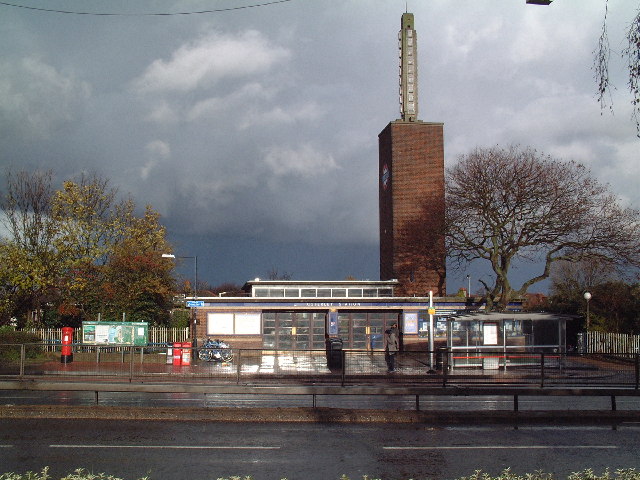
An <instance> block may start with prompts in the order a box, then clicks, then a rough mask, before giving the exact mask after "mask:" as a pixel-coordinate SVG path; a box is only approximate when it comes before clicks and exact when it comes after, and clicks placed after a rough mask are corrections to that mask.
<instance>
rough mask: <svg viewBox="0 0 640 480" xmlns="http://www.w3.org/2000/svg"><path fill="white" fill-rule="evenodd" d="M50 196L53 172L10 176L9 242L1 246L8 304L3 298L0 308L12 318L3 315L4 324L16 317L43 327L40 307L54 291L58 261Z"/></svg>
mask: <svg viewBox="0 0 640 480" xmlns="http://www.w3.org/2000/svg"><path fill="white" fill-rule="evenodd" d="M52 196H53V188H52V172H51V171H36V172H26V171H20V172H12V171H8V172H7V175H6V192H5V194H4V195H3V196H2V200H1V207H2V210H3V212H4V216H3V222H4V224H5V226H6V228H7V231H8V238H7V239H6V241H5V242H3V243H2V245H1V248H2V253H3V259H4V262H3V263H4V265H3V267H2V272H1V273H0V276H1V277H2V282H3V283H4V286H3V287H2V293H3V294H4V295H9V296H10V298H9V297H6V296H5V297H3V299H2V301H1V302H0V303H2V306H3V307H4V308H7V309H13V312H11V313H8V310H5V311H4V312H3V313H4V314H3V315H2V317H3V323H6V322H7V321H8V317H7V315H8V316H9V317H10V316H11V315H12V314H16V315H21V316H24V317H26V318H27V319H29V321H31V322H33V323H34V324H36V325H38V324H40V323H41V312H42V309H41V307H42V305H43V304H44V303H45V302H46V301H47V299H48V298H49V297H50V296H51V295H52V294H53V291H54V289H55V287H56V280H57V267H58V261H59V258H58V255H57V252H56V251H55V248H54V241H55V236H56V233H57V229H56V224H55V221H54V220H53V219H52V216H51V199H52Z"/></svg>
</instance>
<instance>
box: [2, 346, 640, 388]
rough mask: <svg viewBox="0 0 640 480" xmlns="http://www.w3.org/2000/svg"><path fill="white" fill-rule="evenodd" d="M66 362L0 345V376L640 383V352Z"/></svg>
mask: <svg viewBox="0 0 640 480" xmlns="http://www.w3.org/2000/svg"><path fill="white" fill-rule="evenodd" d="M71 349H72V356H71V357H70V358H66V359H65V361H64V362H63V361H62V360H63V356H61V346H60V344H51V343H38V344H21V345H0V377H48V376H55V377H65V378H69V379H74V378H82V377H97V378H100V377H126V378H129V379H147V380H148V379H150V378H152V379H155V380H158V381H176V382H180V381H221V382H233V383H259V382H273V381H278V382H280V383H283V382H285V383H286V382H292V383H314V384H315V383H322V382H326V383H339V384H362V383H379V382H384V383H418V384H425V383H426V384H434V385H441V386H448V385H526V386H538V387H552V386H621V387H632V388H636V389H637V388H638V386H639V376H640V367H639V366H640V355H639V354H634V355H632V356H629V354H626V353H624V354H621V353H606V354H604V353H598V354H579V353H554V352H511V351H508V352H505V351H482V352H478V351H474V350H447V349H440V350H438V351H405V352H401V353H398V354H397V355H395V356H394V358H393V366H394V367H395V369H394V371H393V372H389V370H390V368H389V367H390V362H391V360H392V359H391V358H389V356H388V355H387V354H386V353H385V352H384V351H380V350H369V351H364V350H342V349H337V350H330V349H326V350H325V349H323V350H284V349H280V350H275V349H235V348H231V349H229V351H228V352H223V353H224V355H221V356H219V357H216V356H215V355H213V354H212V355H209V354H208V352H206V351H205V350H206V349H205V348H203V347H199V348H195V347H191V346H184V347H183V348H180V350H179V351H178V350H176V349H174V348H173V346H172V345H171V346H169V344H165V345H162V344H155V345H147V346H143V347H137V346H135V347H134V346H119V347H113V346H95V345H83V344H73V345H71Z"/></svg>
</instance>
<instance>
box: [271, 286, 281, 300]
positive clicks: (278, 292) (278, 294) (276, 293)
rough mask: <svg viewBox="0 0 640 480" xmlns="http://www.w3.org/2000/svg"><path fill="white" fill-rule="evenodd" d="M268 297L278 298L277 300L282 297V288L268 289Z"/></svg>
mask: <svg viewBox="0 0 640 480" xmlns="http://www.w3.org/2000/svg"><path fill="white" fill-rule="evenodd" d="M269 296H270V297H278V298H282V297H284V288H270V289H269Z"/></svg>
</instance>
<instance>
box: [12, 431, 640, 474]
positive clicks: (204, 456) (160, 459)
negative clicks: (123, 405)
mask: <svg viewBox="0 0 640 480" xmlns="http://www.w3.org/2000/svg"><path fill="white" fill-rule="evenodd" d="M0 432H1V433H0V465H1V466H2V467H1V468H2V472H5V471H15V472H26V471H27V470H32V471H35V470H39V469H41V468H42V467H44V466H46V465H48V466H50V467H51V473H52V474H53V478H60V476H62V475H63V474H65V473H69V472H71V471H73V470H74V469H75V468H78V467H84V468H86V469H89V470H90V471H93V472H96V473H98V472H107V473H110V474H112V475H116V476H119V477H121V478H124V479H126V480H130V479H137V478H140V477H142V476H145V475H148V476H149V478H150V479H152V480H159V479H163V480H164V479H183V478H192V479H201V478H202V479H205V478H219V477H222V476H231V475H240V476H244V475H251V476H252V477H253V478H254V479H255V480H262V479H265V480H266V479H281V478H285V477H286V478H287V479H289V480H298V479H300V480H331V479H335V480H337V479H339V478H340V476H341V475H343V474H345V475H347V476H349V477H350V478H351V479H352V480H355V479H361V478H362V476H363V475H370V476H373V478H384V479H385V480H388V479H404V480H406V479H409V478H413V479H438V480H444V479H454V478H459V477H460V476H464V475H470V474H472V473H473V472H474V471H475V470H476V469H482V470H484V471H487V472H489V473H492V474H497V473H499V472H500V471H502V470H503V469H504V468H507V467H511V468H512V469H513V471H514V472H516V473H521V474H522V473H526V472H533V471H535V470H540V469H542V470H544V471H546V472H550V473H554V474H556V475H557V477H556V478H564V477H566V475H568V474H569V473H570V472H572V471H576V470H581V469H584V468H593V469H594V470H595V471H596V472H598V473H599V472H602V471H603V470H604V469H605V468H606V467H609V468H611V469H616V468H629V467H635V468H638V467H640V461H639V460H638V455H637V451H638V447H640V425H638V424H624V425H621V426H619V427H618V428H617V429H616V430H613V429H611V428H606V427H566V426H565V427H554V426H532V427H520V428H518V429H514V428H512V427H507V426H475V427H474V426H469V427H460V426H457V427H437V428H434V427H429V426H426V425H392V424H384V425H352V424H287V423H277V424H274V423H267V424H250V423H242V424H234V423H213V422H181V421H172V422H166V421H162V422H160V421H107V420H53V419H0ZM56 475H58V476H57V477H56ZM563 476H564V477H563Z"/></svg>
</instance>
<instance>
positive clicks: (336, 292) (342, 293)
mask: <svg viewBox="0 0 640 480" xmlns="http://www.w3.org/2000/svg"><path fill="white" fill-rule="evenodd" d="M331 296H332V297H342V298H344V297H346V296H347V289H346V288H334V289H332V290H331Z"/></svg>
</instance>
